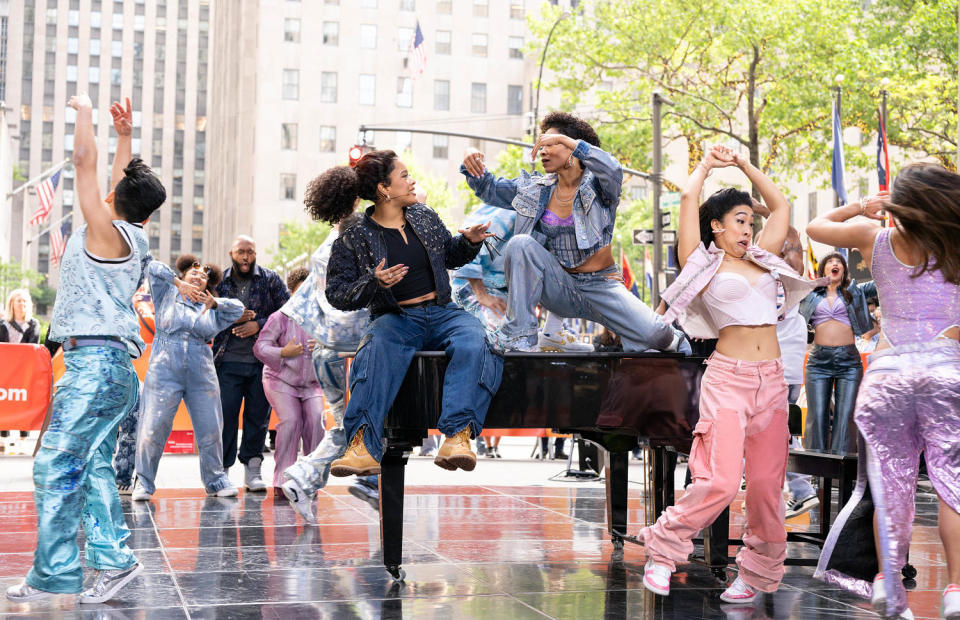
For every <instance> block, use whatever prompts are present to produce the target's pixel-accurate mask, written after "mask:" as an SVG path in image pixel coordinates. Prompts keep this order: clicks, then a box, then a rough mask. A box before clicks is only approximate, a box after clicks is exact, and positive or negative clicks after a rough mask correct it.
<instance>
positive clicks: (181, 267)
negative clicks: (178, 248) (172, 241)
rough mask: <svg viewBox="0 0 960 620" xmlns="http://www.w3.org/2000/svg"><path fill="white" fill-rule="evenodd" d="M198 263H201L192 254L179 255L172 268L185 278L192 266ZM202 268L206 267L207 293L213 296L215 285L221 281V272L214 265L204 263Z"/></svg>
mask: <svg viewBox="0 0 960 620" xmlns="http://www.w3.org/2000/svg"><path fill="white" fill-rule="evenodd" d="M199 262H201V261H200V259H199V258H197V257H196V256H194V255H193V254H181V255H180V256H178V257H177V260H176V262H175V263H174V266H175V267H176V269H177V271H178V272H180V275H181V276H185V275H187V272H188V271H190V268H191V267H192V266H193V264H194V263H199ZM203 266H204V267H206V271H207V291H208V292H210V293H211V294H213V293H214V292H215V289H216V288H217V285H218V284H220V282H221V281H222V280H223V271H221V269H220V268H219V267H217V266H216V265H212V264H210V263H206V264H204V265H203Z"/></svg>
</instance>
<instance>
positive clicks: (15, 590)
mask: <svg viewBox="0 0 960 620" xmlns="http://www.w3.org/2000/svg"><path fill="white" fill-rule="evenodd" d="M53 595H54V594H53V592H47V591H46V590H38V589H36V588H34V587H33V586H31V585H28V584H27V582H26V581H22V582H20V583H19V584H17V585H15V586H10V587H9V588H7V600H8V601H10V602H13V603H29V602H30V601H39V600H40V599H44V598H48V597H51V596H53Z"/></svg>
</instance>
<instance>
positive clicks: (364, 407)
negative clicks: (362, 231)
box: [343, 287, 623, 461]
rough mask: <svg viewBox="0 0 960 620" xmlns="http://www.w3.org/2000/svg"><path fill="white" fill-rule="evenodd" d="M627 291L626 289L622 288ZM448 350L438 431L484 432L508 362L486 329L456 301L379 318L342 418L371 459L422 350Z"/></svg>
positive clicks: (363, 346)
mask: <svg viewBox="0 0 960 620" xmlns="http://www.w3.org/2000/svg"><path fill="white" fill-rule="evenodd" d="M621 288H623V287H621ZM424 350H425V351H446V353H447V356H448V357H449V358H450V362H449V364H448V365H447V371H446V375H445V376H444V380H443V400H442V405H441V413H440V420H439V422H438V423H437V428H438V429H439V430H440V432H441V433H443V434H444V435H447V436H452V435H455V434H457V433H458V432H460V431H462V430H463V429H464V428H466V427H468V426H469V427H470V428H471V430H472V433H473V435H479V434H480V431H481V430H483V421H484V418H485V417H486V415H487V407H489V405H490V400H491V399H492V398H493V395H494V394H495V393H496V392H497V389H498V388H499V387H500V375H501V372H502V371H503V358H502V357H500V356H499V355H495V354H494V353H493V352H492V351H491V350H490V347H489V346H488V345H487V339H486V335H485V332H484V329H483V326H482V325H480V322H479V321H478V320H477V319H476V317H474V316H472V315H470V314H468V313H467V312H466V311H465V310H463V309H462V308H460V307H459V306H457V304H455V303H449V304H447V305H445V306H424V307H421V308H411V309H408V310H404V311H403V312H402V313H390V314H383V315H380V316H379V317H377V318H376V319H375V320H374V321H373V322H372V323H371V324H370V325H369V327H367V329H366V331H365V332H364V335H363V339H362V340H361V341H360V348H359V350H358V351H357V356H356V358H355V359H354V360H353V365H352V366H351V367H350V402H349V403H347V410H346V412H345V414H344V417H343V426H344V432H345V436H346V438H347V439H348V440H349V439H350V438H352V437H353V436H354V434H355V433H356V432H357V431H358V430H359V429H360V427H361V426H366V427H367V430H366V432H364V434H363V440H364V442H365V443H366V446H367V450H368V451H369V452H370V455H371V456H373V457H374V458H375V459H377V460H378V461H379V460H380V458H381V457H382V456H383V449H384V446H383V439H382V436H383V423H384V421H385V420H386V417H387V411H388V410H389V409H390V406H391V405H392V404H393V399H394V397H396V395H397V392H398V391H399V390H400V384H401V383H403V378H404V376H405V375H406V374H407V368H409V366H410V362H411V361H412V360H413V354H414V353H416V352H417V351H424Z"/></svg>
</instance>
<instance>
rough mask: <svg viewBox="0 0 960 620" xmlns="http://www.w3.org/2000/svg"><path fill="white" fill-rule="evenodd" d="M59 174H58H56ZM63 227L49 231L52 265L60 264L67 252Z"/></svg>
mask: <svg viewBox="0 0 960 620" xmlns="http://www.w3.org/2000/svg"><path fill="white" fill-rule="evenodd" d="M57 174H59V173H57ZM63 228H64V227H63V226H59V227H57V228H52V229H50V260H51V261H53V264H54V265H59V264H60V259H61V258H63V253H64V252H66V250H67V237H66V235H64V234H63Z"/></svg>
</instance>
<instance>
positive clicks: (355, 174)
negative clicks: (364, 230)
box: [303, 151, 397, 224]
mask: <svg viewBox="0 0 960 620" xmlns="http://www.w3.org/2000/svg"><path fill="white" fill-rule="evenodd" d="M396 162H397V154H396V153H394V152H393V151H371V152H369V153H367V154H366V155H364V156H363V157H361V158H360V160H359V161H357V163H356V164H355V165H354V166H353V167H352V168H351V167H350V166H336V167H334V168H330V169H329V170H327V171H325V172H324V173H323V174H321V175H320V176H318V177H317V178H315V179H313V180H312V181H310V183H308V184H307V191H306V193H305V195H304V198H303V204H304V205H306V206H305V209H304V210H305V211H306V212H307V213H309V214H310V217H312V218H313V219H315V220H319V221H323V222H329V223H331V224H336V223H337V222H339V221H340V220H342V219H343V218H345V217H347V216H348V215H350V214H351V213H353V209H354V206H355V205H356V202H357V198H358V197H359V198H363V199H364V200H369V201H371V202H376V200H377V198H378V197H379V192H378V190H377V186H378V185H379V184H380V183H383V184H385V185H387V184H389V182H390V173H391V172H393V168H394V165H395V164H396Z"/></svg>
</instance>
